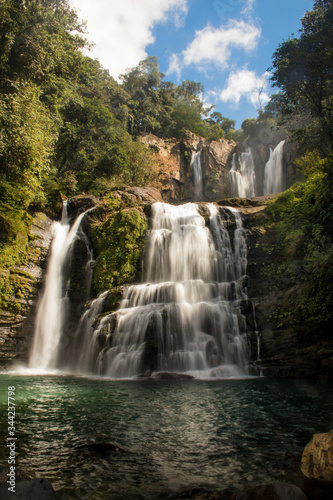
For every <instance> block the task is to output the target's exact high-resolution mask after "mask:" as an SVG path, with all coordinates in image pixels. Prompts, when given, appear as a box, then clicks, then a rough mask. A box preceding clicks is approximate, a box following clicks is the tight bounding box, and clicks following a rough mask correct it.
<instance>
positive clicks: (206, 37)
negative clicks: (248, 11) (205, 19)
mask: <svg viewBox="0 0 333 500" xmlns="http://www.w3.org/2000/svg"><path fill="white" fill-rule="evenodd" d="M260 34H261V30H260V28H258V27H257V26H255V25H254V24H252V23H246V22H245V21H237V20H235V19H230V20H229V22H228V23H227V24H226V25H225V26H220V28H213V27H212V26H210V25H208V26H206V27H205V28H204V29H202V30H200V31H196V33H195V37H194V40H193V41H192V42H191V43H190V44H189V45H188V46H187V48H186V49H185V50H183V51H182V52H181V54H178V55H177V54H172V56H171V57H170V64H169V69H168V74H172V73H177V75H178V77H179V76H180V71H181V69H182V68H184V67H187V66H190V65H191V64H194V65H195V66H197V68H198V69H204V68H205V67H207V66H208V65H214V66H216V67H217V68H218V69H220V70H225V69H227V68H228V66H229V61H230V59H231V55H232V49H233V48H237V49H242V50H244V51H245V52H251V51H253V50H254V49H255V48H256V47H257V45H258V41H259V38H260Z"/></svg>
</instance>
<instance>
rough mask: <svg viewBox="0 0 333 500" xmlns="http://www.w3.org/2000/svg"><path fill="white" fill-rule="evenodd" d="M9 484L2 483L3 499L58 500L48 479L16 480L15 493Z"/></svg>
mask: <svg viewBox="0 0 333 500" xmlns="http://www.w3.org/2000/svg"><path fill="white" fill-rule="evenodd" d="M8 487H9V485H7V484H0V498H1V500H15V498H19V499H20V500H56V496H55V492H54V489H53V487H52V485H51V483H50V481H48V480H47V479H41V478H36V479H29V480H27V481H16V484H15V493H13V492H12V491H9V490H8Z"/></svg>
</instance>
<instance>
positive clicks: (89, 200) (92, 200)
mask: <svg viewBox="0 0 333 500" xmlns="http://www.w3.org/2000/svg"><path fill="white" fill-rule="evenodd" d="M98 201H99V199H98V198H97V196H94V195H93V194H89V195H86V194H78V195H77V196H73V198H70V199H69V200H68V205H67V209H68V214H69V216H73V217H77V216H78V215H79V214H80V213H82V212H84V211H85V210H88V209H89V208H93V207H95V206H96V205H97V203H98Z"/></svg>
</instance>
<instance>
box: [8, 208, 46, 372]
mask: <svg viewBox="0 0 333 500" xmlns="http://www.w3.org/2000/svg"><path fill="white" fill-rule="evenodd" d="M52 224H53V221H52V220H51V219H49V218H48V217H47V216H46V215H45V214H42V213H37V214H35V216H34V218H33V220H32V224H31V226H30V234H29V241H28V242H27V244H26V249H25V250H26V262H25V264H24V265H21V266H12V267H10V268H9V269H6V270H5V271H2V272H3V273H6V279H7V280H8V283H9V286H10V292H9V294H8V296H7V297H5V298H4V299H3V305H2V309H1V310H0V367H1V368H5V367H7V366H8V365H9V364H11V363H12V362H16V361H27V359H28V355H29V349H30V344H31V339H32V335H33V331H34V324H35V313H36V306H37V302H38V294H39V292H40V291H41V289H42V282H43V276H44V273H45V269H46V260H47V254H48V249H49V246H50V242H51V238H52Z"/></svg>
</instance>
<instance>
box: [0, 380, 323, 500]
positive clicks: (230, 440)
mask: <svg viewBox="0 0 333 500" xmlns="http://www.w3.org/2000/svg"><path fill="white" fill-rule="evenodd" d="M9 385H10V386H15V387H16V412H17V418H16V420H17V421H16V428H17V438H18V439H17V446H16V450H17V453H18V455H17V467H20V468H21V469H24V470H25V471H26V472H27V473H30V474H31V475H32V476H37V477H47V478H48V479H50V481H51V482H52V484H53V487H54V488H55V490H56V491H57V498H60V499H63V500H65V499H89V500H101V499H110V500H125V499H126V500H129V499H135V500H140V499H149V500H153V499H154V500H155V499H156V498H160V495H161V497H163V495H164V494H165V495H166V496H167V494H168V492H169V493H170V492H171V491H177V490H178V489H179V488H181V487H183V488H187V487H191V486H192V485H205V487H206V488H209V489H211V490H212V491H229V492H230V491H239V490H242V489H245V488H247V487H249V485H253V484H254V483H258V482H262V481H273V480H283V481H294V482H296V483H297V481H298V480H299V479H298V478H299V475H298V473H299V461H300V457H301V454H302V450H303V448H304V446H305V445H306V444H307V442H308V441H309V440H310V439H311V437H312V435H313V434H314V433H321V432H327V431H328V430H330V429H332V428H333V398H332V388H331V386H330V385H328V384H315V383H310V382H305V381H283V380H282V381H277V380H268V379H263V378H257V379H246V380H216V381H204V380H183V381H181V380H170V381H166V380H164V381H162V380H145V381H117V382H116V381H110V380H103V379H102V380H101V379H89V378H83V377H82V378H80V377H74V376H68V375H63V376H61V375H54V376H46V375H43V376H42V375H41V376H17V375H8V374H2V375H1V376H0V394H1V401H0V404H1V406H0V411H1V424H0V425H1V427H0V431H1V436H0V437H1V447H0V460H1V464H3V465H5V464H6V462H7V458H8V457H7V454H8V451H7V448H6V446H5V444H4V443H5V442H6V441H5V440H6V438H7V422H6V407H7V387H8V386H9ZM93 443H113V444H117V445H118V446H119V449H118V450H113V449H107V450H105V449H102V451H101V449H100V448H90V447H89V446H86V445H88V444H93ZM166 496H165V497H163V498H166Z"/></svg>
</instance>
